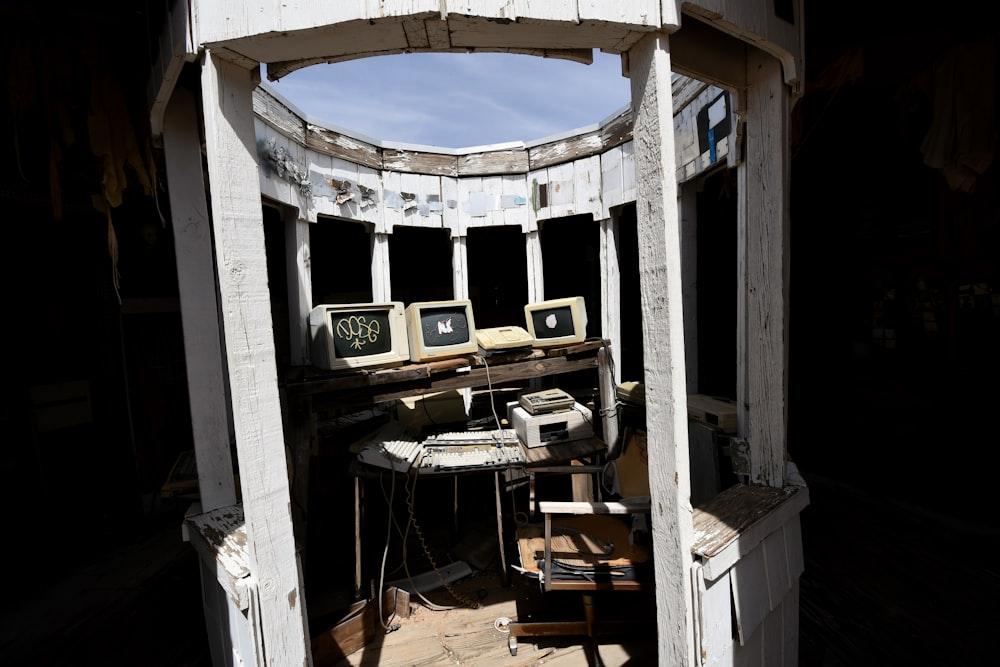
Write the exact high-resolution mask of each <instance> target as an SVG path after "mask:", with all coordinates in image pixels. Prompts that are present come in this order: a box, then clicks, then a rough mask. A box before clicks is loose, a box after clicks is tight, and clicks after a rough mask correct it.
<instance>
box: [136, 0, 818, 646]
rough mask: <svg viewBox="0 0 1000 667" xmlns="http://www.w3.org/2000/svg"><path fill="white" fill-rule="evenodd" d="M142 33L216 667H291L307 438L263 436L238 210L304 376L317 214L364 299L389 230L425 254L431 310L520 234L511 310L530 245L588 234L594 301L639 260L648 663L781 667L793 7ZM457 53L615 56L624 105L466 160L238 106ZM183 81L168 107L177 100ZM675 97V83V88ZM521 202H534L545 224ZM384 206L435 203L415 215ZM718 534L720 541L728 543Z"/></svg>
mask: <svg viewBox="0 0 1000 667" xmlns="http://www.w3.org/2000/svg"><path fill="white" fill-rule="evenodd" d="M165 25H166V26H167V29H166V30H165V32H164V34H163V37H162V39H161V48H160V61H159V70H158V71H157V72H154V76H153V80H152V85H151V89H150V107H151V114H152V115H151V117H152V125H153V129H154V134H156V135H158V136H159V137H161V140H162V144H163V149H164V155H165V158H166V162H167V178H168V181H169V189H170V201H171V210H172V216H173V226H174V231H175V239H176V248H177V262H178V277H179V287H180V293H181V305H182V317H183V325H184V332H185V350H186V362H187V368H188V378H189V393H190V401H191V411H192V422H193V425H194V437H195V446H196V453H197V460H198V469H199V480H200V489H201V498H202V507H201V511H202V514H200V515H199V516H194V517H192V518H191V519H190V521H189V522H188V528H189V530H190V531H191V535H190V539H191V541H192V543H193V544H194V545H195V546H196V547H197V548H198V549H199V550H200V552H201V553H202V555H203V575H204V578H205V581H206V585H207V586H208V589H207V590H209V591H213V592H214V593H215V595H214V596H213V595H210V594H208V595H206V598H207V603H206V604H207V607H208V611H209V623H210V628H209V630H210V636H212V637H213V644H214V646H215V648H216V649H217V654H216V658H215V659H216V660H217V662H218V663H219V664H232V663H233V662H234V661H235V660H234V656H236V658H237V659H238V660H240V661H242V663H243V664H260V665H264V664H272V665H278V664H281V665H284V664H308V663H309V662H310V660H311V657H310V650H309V637H308V633H307V631H306V618H307V616H306V595H305V593H306V592H305V591H303V587H302V580H301V576H300V568H299V563H298V554H297V552H296V544H295V540H294V528H293V517H292V513H291V502H290V497H291V496H290V493H291V489H290V482H289V479H288V475H287V465H286V460H287V459H286V457H288V456H289V455H292V456H294V455H295V454H294V452H295V451H297V450H299V449H301V448H303V447H304V448H306V449H308V447H309V446H310V445H309V443H308V442H302V439H306V440H308V438H309V433H311V430H310V428H309V427H308V425H307V424H306V425H302V424H301V423H299V422H301V421H303V420H304V421H308V419H309V416H308V414H306V415H304V416H303V415H302V414H300V413H299V412H298V411H294V412H295V414H296V415H297V417H299V418H300V419H298V421H297V422H296V423H285V422H284V420H283V416H282V412H281V408H280V400H279V388H278V380H277V368H276V363H275V356H276V355H275V347H274V336H273V333H272V317H271V309H270V304H269V292H268V285H267V272H266V256H265V244H264V234H263V224H262V212H261V203H262V197H263V198H265V199H267V200H268V201H269V202H270V203H271V204H272V205H277V206H279V207H280V208H281V210H282V211H284V212H285V230H286V247H287V248H288V249H289V258H288V262H287V265H288V267H289V277H288V280H287V284H288V287H289V304H291V305H290V311H291V317H290V327H291V331H290V336H291V340H292V342H293V353H292V354H293V363H305V362H306V361H307V353H306V350H307V347H308V346H307V345H306V332H305V330H304V328H305V318H304V316H303V314H304V313H306V312H308V310H309V308H310V307H311V306H312V305H313V304H312V295H311V294H310V289H309V285H310V282H309V280H308V270H309V256H308V253H309V241H308V239H309V230H310V225H311V224H313V223H315V221H316V220H317V216H321V215H325V216H335V217H340V218H347V219H354V220H361V221H364V222H366V223H368V224H370V225H371V227H372V229H373V241H374V245H373V251H372V262H371V270H372V285H373V296H374V298H376V299H386V298H389V296H390V288H391V286H390V284H389V271H388V255H387V252H386V250H385V249H386V238H387V236H388V235H389V234H391V233H393V230H394V228H396V227H398V226H406V225H435V226H439V227H441V228H443V229H447V230H449V232H450V235H451V238H452V243H453V265H454V267H455V270H454V294H455V296H456V298H458V297H462V296H463V295H464V294H465V289H466V286H467V282H466V277H465V270H466V264H465V261H466V259H465V254H464V253H465V250H464V238H465V233H466V231H467V230H468V229H469V228H471V227H475V226H481V225H516V226H519V227H520V228H521V230H522V232H523V233H524V235H525V242H526V244H527V256H528V285H529V297H530V298H531V299H538V298H543V297H544V284H543V281H542V272H541V261H542V259H541V255H540V252H539V250H538V245H537V238H536V236H537V229H538V228H537V225H538V223H539V221H541V220H544V219H548V218H552V217H557V216H563V215H568V214H583V213H585V214H590V215H591V216H593V217H594V219H595V220H600V221H601V228H602V239H603V240H602V248H603V250H602V254H601V281H602V286H603V288H604V289H606V291H607V293H608V294H615V293H616V291H617V289H618V286H617V283H616V276H617V271H618V262H619V261H629V262H638V265H639V270H640V275H641V278H642V280H641V284H642V294H641V302H642V311H643V322H644V328H643V332H644V333H643V343H644V344H643V348H644V367H645V373H644V378H643V379H644V382H645V386H646V397H647V427H648V442H649V452H650V460H649V470H650V490H651V495H652V500H653V506H654V507H655V508H656V511H655V513H654V516H653V537H654V553H655V572H656V602H657V616H658V654H659V659H660V662H661V664H667V665H681V664H690V665H700V664H756V663H757V662H760V661H761V660H762V657H763V663H764V664H794V663H795V661H796V654H797V595H798V591H797V578H798V575H799V573H800V572H801V567H802V559H801V539H800V537H799V535H798V512H799V511H800V510H801V509H802V507H803V506H804V504H805V502H807V500H808V493H807V491H806V490H805V489H804V488H802V486H801V484H799V480H797V479H796V476H795V475H794V472H793V470H794V469H793V468H792V469H791V470H792V472H790V471H789V470H790V469H789V467H788V465H787V461H786V459H787V456H786V450H787V447H786V430H787V429H786V425H787V414H786V390H787V369H786V364H785V360H786V358H787V352H786V345H787V289H786V287H787V271H788V229H789V219H788V160H789V157H788V119H789V110H790V107H791V104H792V103H793V101H794V99H795V97H796V96H797V94H798V87H799V85H800V81H801V76H802V44H801V35H802V29H801V5H800V3H798V2H795V1H791V2H787V3H777V4H774V3H753V4H748V3H744V2H737V1H736V0H699V1H698V2H694V3H683V7H682V3H680V2H666V1H664V2H661V1H659V0H634V1H632V2H627V3H617V2H576V1H573V0H570V1H567V2H548V3H532V2H527V1H525V2H510V1H502V0H497V1H492V0H481V1H475V2H472V1H465V2H457V1H453V0H444V1H443V2H442V1H440V0H406V1H403V0H399V1H396V2H387V1H382V2H364V3H314V4H306V5H298V4H294V5H289V4H286V5H273V4H270V3H255V2H244V1H235V0H234V1H230V2H213V3H208V2H197V1H196V2H190V3H175V4H174V5H173V7H172V9H171V15H170V17H169V19H168V20H167V21H166V23H165ZM472 48H475V49H477V50H488V51H504V52H512V53H527V54H535V55H540V56H547V57H563V58H570V59H575V60H581V61H584V62H585V61H587V59H588V58H589V57H590V55H589V54H590V52H591V50H592V49H595V48H598V49H601V50H603V51H606V52H610V53H616V54H621V56H622V62H623V66H624V71H625V72H626V73H627V76H628V77H629V78H630V80H631V85H632V103H631V107H630V109H629V110H628V111H627V112H623V114H622V115H621V116H616V117H614V118H611V119H608V120H607V121H606V122H604V123H602V124H600V125H599V126H595V127H594V128H587V129H585V130H583V131H581V132H578V133H575V134H572V135H570V136H566V137H562V138H556V139H554V140H549V141H543V142H540V143H536V144H512V145H504V146H499V147H495V148H494V149H491V150H477V151H474V152H468V151H452V150H441V149H434V148H430V147H412V146H399V145H388V144H386V145H381V144H377V143H371V142H368V141H363V140H359V139H358V138H356V137H352V136H350V134H349V133H345V132H341V131H337V130H332V129H330V128H325V127H322V126H320V125H317V124H314V123H310V122H307V120H306V119H304V118H303V117H302V116H301V115H300V113H299V112H297V111H296V110H294V109H291V108H289V106H288V105H287V104H285V103H284V102H283V101H282V100H281V99H280V98H279V97H277V96H276V95H274V94H273V93H270V92H269V91H268V90H267V89H266V88H261V87H258V72H259V71H260V66H261V65H262V64H263V65H266V71H267V72H268V76H269V77H270V78H272V79H274V78H280V77H281V76H282V75H284V74H286V73H288V72H290V71H293V70H295V69H297V68H300V67H305V66H308V65H310V64H315V63H319V62H337V61H340V60H346V59H351V58H360V57H366V56H371V55H378V54H387V53H400V52H404V51H441V52H449V51H467V50H469V49H472ZM195 62H197V63H198V68H197V71H198V73H199V77H200V80H199V82H198V83H197V86H196V87H197V91H192V90H191V89H190V88H186V87H184V86H181V85H178V82H179V80H180V79H181V72H182V70H183V69H184V68H185V64H186V63H195ZM675 73H680V74H683V75H685V76H687V77H690V79H681V80H678V81H677V82H675V81H674V76H673V75H674V74H675ZM689 80H698V81H701V82H705V83H708V84H711V85H712V86H716V87H718V89H722V90H726V91H728V92H729V94H730V97H729V99H730V100H731V103H732V109H731V113H732V116H731V117H732V122H731V124H730V125H731V127H730V131H729V133H728V136H727V137H726V145H725V150H726V154H725V159H726V160H728V162H729V164H730V165H731V167H732V168H733V169H735V172H736V174H737V181H738V185H739V200H738V201H739V204H738V229H739V248H738V254H737V257H735V258H731V259H733V260H735V261H736V262H737V264H738V268H737V275H738V283H739V284H738V297H737V303H738V317H737V323H738V324H737V327H738V335H737V340H738V350H737V366H738V368H737V399H738V406H739V408H738V433H739V437H740V440H741V443H742V446H743V447H744V448H745V450H746V451H747V453H748V456H747V458H748V462H749V464H748V465H749V467H748V469H747V477H748V481H749V485H748V486H746V487H741V488H744V489H746V490H747V491H746V492H745V493H741V492H739V490H737V492H735V493H732V494H727V495H726V497H725V498H721V499H720V502H719V503H717V508H716V509H715V510H712V511H715V512H716V514H712V513H711V512H712V511H709V510H706V509H705V508H703V509H702V510H698V511H696V510H695V509H694V508H693V507H692V506H691V502H690V488H689V483H688V479H689V476H688V465H689V461H688V449H687V442H688V431H687V419H686V413H687V411H686V396H687V394H688V392H689V391H690V390H691V389H692V387H691V386H690V384H689V380H688V375H687V373H686V368H685V338H686V335H687V337H688V338H690V335H689V334H690V329H691V326H690V323H687V328H686V323H685V311H684V308H683V306H684V302H685V299H687V298H688V294H686V293H685V290H684V289H683V288H682V286H683V285H685V284H686V282H685V277H684V271H683V270H682V268H683V267H682V261H681V259H682V254H683V250H682V239H683V238H684V235H685V233H686V232H685V229H684V226H683V224H682V221H683V220H684V219H685V218H686V217H687V216H690V215H693V211H691V210H690V201H691V200H690V198H689V197H686V196H685V185H684V184H685V182H687V181H688V180H689V179H691V178H692V177H694V176H696V175H697V174H698V173H699V171H700V169H701V166H702V165H701V164H700V161H702V160H704V159H705V158H704V157H703V156H701V154H700V153H697V154H694V155H689V154H687V153H686V149H687V147H686V146H684V145H681V146H677V145H675V136H683V133H678V132H677V129H678V128H677V127H675V123H679V124H680V125H681V126H683V125H684V123H685V122H686V121H685V115H684V110H683V109H677V108H675V104H677V101H678V100H680V99H684V86H685V85H686V83H687V82H688V81H689ZM194 92H197V93H198V95H194V94H192V93H194ZM197 100H200V105H201V108H200V109H199V108H198V106H197ZM678 106H680V105H678ZM688 122H689V121H688ZM202 141H204V159H205V163H206V164H207V182H208V188H207V192H208V194H206V187H205V180H206V179H205V175H204V174H203V173H202V171H201V165H202V163H203V147H202ZM334 182H336V183H338V184H340V185H334ZM344 183H346V184H347V186H344V185H343V184H344ZM554 184H558V185H559V187H558V188H556V187H551V188H549V187H547V186H549V185H554ZM542 188H544V189H545V190H546V193H547V195H548V194H551V195H552V196H546V197H545V199H544V203H545V205H541V204H542V199H541V198H539V197H538V196H537V195H538V193H539V191H540V189H542ZM556 192H558V195H556V194H555V193H556ZM400 193H408V194H410V195H415V196H416V197H417V198H423V201H425V202H429V201H431V199H430V197H431V196H433V197H434V198H435V199H434V201H437V202H454V203H455V205H454V206H453V207H452V206H449V205H447V204H446V205H444V206H442V207H440V208H434V209H431V207H428V208H427V214H426V215H422V214H420V213H417V214H416V215H414V214H413V212H412V210H410V209H408V208H406V207H404V206H403V205H402V204H401V203H400V201H399V200H400V198H399V197H397V196H394V195H399V194H400ZM347 195H350V196H347ZM369 195H371V196H370V197H369ZM366 198H367V199H366ZM633 201H634V202H635V204H636V211H637V221H638V233H639V238H641V239H642V243H641V244H640V247H639V253H638V257H635V258H621V260H619V257H618V253H617V252H616V241H615V239H616V233H617V232H616V230H617V227H616V220H615V215H614V208H615V207H616V206H618V205H620V204H624V203H628V202H633ZM470 202H474V203H475V205H474V206H467V204H468V203H470ZM213 252H214V258H213ZM216 284H217V285H218V289H217V290H214V289H205V287H206V286H208V285H216ZM220 315H221V316H220ZM619 321H620V320H619V317H618V313H617V311H616V299H615V298H614V297H611V298H607V299H603V300H602V333H603V335H604V337H606V338H609V339H612V340H614V339H616V338H617V333H618V331H617V327H618V326H619ZM220 341H221V345H222V346H224V348H223V347H221V346H220ZM688 344H689V345H690V344H691V343H690V341H689V343H688ZM230 422H231V427H230ZM230 428H232V433H233V435H234V437H235V442H236V452H237V455H238V459H239V460H238V463H239V470H240V478H239V484H240V490H241V491H242V500H241V502H239V503H238V502H237V490H236V488H235V482H234V478H233V475H232V461H231V459H230V447H229V445H230ZM290 453H291V454H290ZM762 490H763V491H762ZM774 490H778V491H774ZM786 491H787V493H786ZM727 513H729V514H727ZM731 516H732V517H735V518H736V519H737V520H736V521H735V522H733V521H730V522H728V523H727V519H728V518H730V517H731ZM713 519H717V522H715V523H713ZM716 524H717V525H716ZM220 528H224V530H220ZM213 582H214V583H213ZM731 609H735V612H736V613H735V615H734V614H733V613H732V612H731ZM733 617H735V619H736V627H735V628H734V627H733V625H732V620H731V619H732V618H733Z"/></svg>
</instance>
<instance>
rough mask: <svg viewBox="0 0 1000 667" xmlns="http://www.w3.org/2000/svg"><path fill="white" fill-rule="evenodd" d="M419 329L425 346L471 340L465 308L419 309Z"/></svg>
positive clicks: (456, 343) (430, 346)
mask: <svg viewBox="0 0 1000 667" xmlns="http://www.w3.org/2000/svg"><path fill="white" fill-rule="evenodd" d="M420 329H421V331H422V332H423V338H424V341H423V342H424V346H425V347H427V348H434V347H444V346H448V345H461V344H463V343H468V342H469V341H471V340H472V335H473V332H472V331H470V329H469V321H468V319H467V318H466V313H465V308H464V307H462V306H459V307H443V308H426V309H423V310H421V311H420Z"/></svg>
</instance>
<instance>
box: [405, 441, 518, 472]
mask: <svg viewBox="0 0 1000 667" xmlns="http://www.w3.org/2000/svg"><path fill="white" fill-rule="evenodd" d="M523 463H524V457H523V455H522V454H521V447H520V446H519V445H502V446H500V447H496V446H494V445H445V446H431V447H428V446H427V445H424V454H423V456H422V457H420V464H419V468H418V472H419V473H420V474H433V473H436V472H455V471H458V470H489V469H494V468H506V467H508V466H511V465H515V466H519V465H521V464H523Z"/></svg>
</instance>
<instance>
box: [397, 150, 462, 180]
mask: <svg viewBox="0 0 1000 667" xmlns="http://www.w3.org/2000/svg"><path fill="white" fill-rule="evenodd" d="M382 165H383V168H385V169H388V170H393V171H410V172H415V173H418V174H434V175H437V176H456V175H458V156H456V155H450V154H448V153H432V152H429V151H417V150H406V149H402V148H390V147H384V148H383V149H382Z"/></svg>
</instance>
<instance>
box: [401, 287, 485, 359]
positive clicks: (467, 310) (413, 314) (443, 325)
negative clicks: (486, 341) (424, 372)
mask: <svg viewBox="0 0 1000 667" xmlns="http://www.w3.org/2000/svg"><path fill="white" fill-rule="evenodd" d="M406 333H407V336H408V340H409V343H410V361H432V360H434V359H445V358H448V357H458V356H461V355H463V354H476V353H477V352H478V351H479V345H478V344H477V343H476V324H475V320H474V319H473V317H472V302H471V301H469V300H468V299H456V300H453V301H416V302H414V303H411V304H410V305H409V306H407V307H406Z"/></svg>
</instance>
